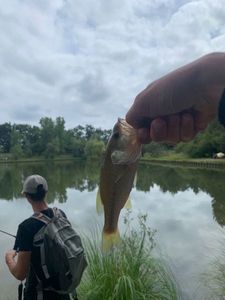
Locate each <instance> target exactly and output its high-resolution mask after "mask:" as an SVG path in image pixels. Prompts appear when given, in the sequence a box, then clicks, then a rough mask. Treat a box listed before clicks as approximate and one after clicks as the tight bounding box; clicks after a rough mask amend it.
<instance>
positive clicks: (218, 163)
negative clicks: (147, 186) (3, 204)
mask: <svg viewBox="0 0 225 300" xmlns="http://www.w3.org/2000/svg"><path fill="white" fill-rule="evenodd" d="M78 160H81V158H77V157H72V156H67V155H64V156H58V157H55V158H52V159H47V158H44V157H33V158H21V159H12V158H7V159H6V158H4V159H0V165H1V164H17V163H38V162H61V161H78ZM140 163H149V164H155V165H162V166H176V167H187V168H213V169H215V168H219V169H222V168H225V159H212V158H200V159H166V158H164V159H163V158H160V159H159V158H152V159H150V158H144V157H142V158H141V159H140Z"/></svg>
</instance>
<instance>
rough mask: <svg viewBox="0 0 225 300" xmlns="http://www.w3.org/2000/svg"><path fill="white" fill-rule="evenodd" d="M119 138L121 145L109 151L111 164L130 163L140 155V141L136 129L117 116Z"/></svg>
mask: <svg viewBox="0 0 225 300" xmlns="http://www.w3.org/2000/svg"><path fill="white" fill-rule="evenodd" d="M117 124H118V125H119V128H120V129H119V131H120V140H121V141H122V145H123V146H121V148H120V149H116V150H114V151H113V152H112V153H111V160H112V163H113V164H118V165H119V164H132V163H134V162H136V161H137V160H138V159H139V158H140V156H141V143H140V142H139V140H138V138H137V130H136V129H135V128H133V127H132V126H131V125H129V124H128V123H127V122H126V120H125V119H122V118H118V122H117Z"/></svg>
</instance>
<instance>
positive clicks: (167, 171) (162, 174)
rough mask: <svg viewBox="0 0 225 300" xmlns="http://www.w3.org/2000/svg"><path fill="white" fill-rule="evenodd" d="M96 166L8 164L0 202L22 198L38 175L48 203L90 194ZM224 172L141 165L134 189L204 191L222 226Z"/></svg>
mask: <svg viewBox="0 0 225 300" xmlns="http://www.w3.org/2000/svg"><path fill="white" fill-rule="evenodd" d="M99 169H100V165H99V163H95V162H87V163H85V162H82V161H81V162H69V161H68V162H66V161H65V162H51V163H32V164H19V163H18V164H8V165H1V167H0V199H6V200H12V199H15V198H20V197H21V187H22V181H23V180H24V178H26V177H27V176H29V175H30V174H41V175H42V176H44V177H45V178H46V179H47V181H48V184H49V192H48V202H49V203H51V202H53V201H54V200H58V201H59V202H65V201H66V200H67V189H68V188H72V189H76V190H79V191H81V192H82V191H85V190H87V191H93V190H94V189H95V188H96V187H97V185H98V182H99ZM224 177H225V170H215V169H213V170H212V169H194V168H181V167H174V168H173V167H167V166H166V167H162V166H158V165H150V164H140V165H139V168H138V177H137V184H136V189H137V190H139V191H145V192H146V191H150V190H151V187H153V185H155V184H156V185H158V186H159V187H160V189H161V191H162V192H164V193H165V192H170V193H172V194H176V193H177V192H179V191H185V190H187V189H192V190H193V191H194V193H198V192H199V191H203V192H205V193H207V194H209V195H210V196H211V197H212V209H213V215H214V218H215V219H216V221H217V222H218V224H220V225H221V226H224V225H225V184H224Z"/></svg>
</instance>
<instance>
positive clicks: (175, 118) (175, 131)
mask: <svg viewBox="0 0 225 300" xmlns="http://www.w3.org/2000/svg"><path fill="white" fill-rule="evenodd" d="M179 141H180V115H171V116H169V117H168V118H167V142H170V143H172V144H177V143H178V142H179Z"/></svg>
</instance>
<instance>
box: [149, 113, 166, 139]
mask: <svg viewBox="0 0 225 300" xmlns="http://www.w3.org/2000/svg"><path fill="white" fill-rule="evenodd" d="M150 137H151V139H152V140H153V141H155V142H162V141H166V139H167V124H166V121H165V120H164V119H161V118H157V119H155V120H153V121H152V123H151V127H150Z"/></svg>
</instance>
